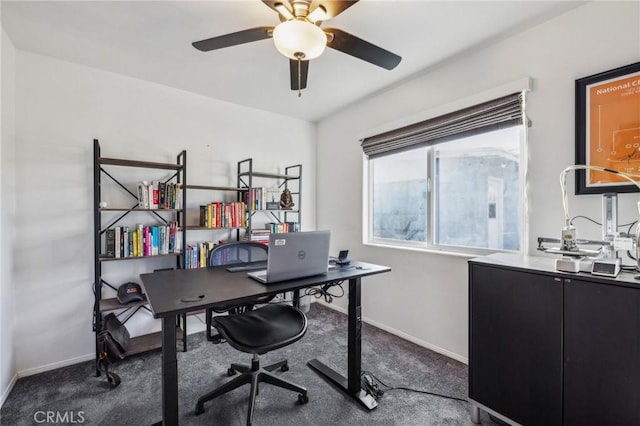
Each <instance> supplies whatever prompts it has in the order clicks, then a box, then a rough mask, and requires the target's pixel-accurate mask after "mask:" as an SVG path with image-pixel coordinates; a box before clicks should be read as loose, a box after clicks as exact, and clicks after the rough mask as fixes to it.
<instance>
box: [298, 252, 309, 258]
mask: <svg viewBox="0 0 640 426" xmlns="http://www.w3.org/2000/svg"><path fill="white" fill-rule="evenodd" d="M306 255H307V253H305V252H304V250H300V251H299V252H298V259H300V260H302V259H304V258H305V256H306Z"/></svg>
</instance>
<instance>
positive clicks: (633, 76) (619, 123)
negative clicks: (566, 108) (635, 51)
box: [575, 62, 640, 194]
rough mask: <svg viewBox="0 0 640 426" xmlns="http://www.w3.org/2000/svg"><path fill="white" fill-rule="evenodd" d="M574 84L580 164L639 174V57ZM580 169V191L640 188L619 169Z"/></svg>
mask: <svg viewBox="0 0 640 426" xmlns="http://www.w3.org/2000/svg"><path fill="white" fill-rule="evenodd" d="M575 85H576V86H575V87H576V93H575V96H576V112H575V113H576V164H585V165H590V166H600V167H604V168H607V169H610V170H615V171H619V172H625V173H634V174H638V175H640V62H637V63H635V64H631V65H627V66H624V67H620V68H616V69H613V70H609V71H605V72H602V73H600V74H596V75H592V76H589V77H584V78H581V79H579V80H576V83H575ZM576 173H577V174H576V194H603V193H606V192H637V191H639V189H638V187H637V186H635V185H633V184H630V183H629V181H628V180H626V179H624V178H621V177H619V176H616V175H615V174H614V173H607V172H601V171H595V170H578V171H577V172H576ZM639 179H640V178H639Z"/></svg>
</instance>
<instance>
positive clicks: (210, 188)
mask: <svg viewBox="0 0 640 426" xmlns="http://www.w3.org/2000/svg"><path fill="white" fill-rule="evenodd" d="M185 187H186V188H187V189H201V190H206V191H236V192H246V191H248V189H247V188H236V187H233V186H209V185H185Z"/></svg>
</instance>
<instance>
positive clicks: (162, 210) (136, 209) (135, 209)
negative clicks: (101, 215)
mask: <svg viewBox="0 0 640 426" xmlns="http://www.w3.org/2000/svg"><path fill="white" fill-rule="evenodd" d="M99 210H100V211H101V212H167V213H176V212H180V211H182V210H181V209H143V208H140V207H134V208H131V209H130V208H118V207H105V208H100V209H99Z"/></svg>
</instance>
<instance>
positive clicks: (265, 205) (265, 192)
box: [246, 187, 281, 210]
mask: <svg viewBox="0 0 640 426" xmlns="http://www.w3.org/2000/svg"><path fill="white" fill-rule="evenodd" d="M280 193H281V191H280V188H278V187H272V188H251V190H250V191H249V192H247V195H246V196H247V200H248V201H247V205H248V206H250V208H251V210H280Z"/></svg>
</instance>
